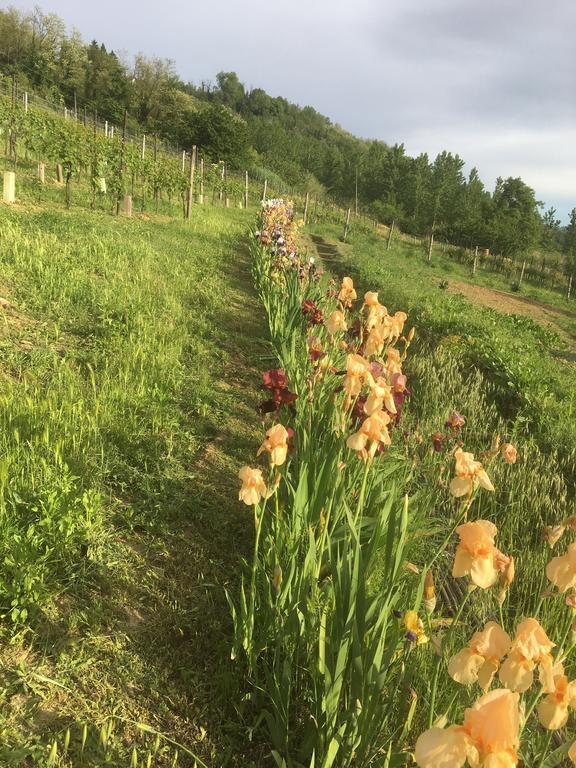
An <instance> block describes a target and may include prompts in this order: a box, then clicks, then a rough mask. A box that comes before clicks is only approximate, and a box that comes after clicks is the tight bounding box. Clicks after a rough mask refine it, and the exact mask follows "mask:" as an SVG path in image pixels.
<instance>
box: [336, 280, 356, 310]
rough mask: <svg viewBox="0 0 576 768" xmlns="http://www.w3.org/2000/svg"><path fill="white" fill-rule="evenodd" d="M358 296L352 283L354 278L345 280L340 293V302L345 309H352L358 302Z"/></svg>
mask: <svg viewBox="0 0 576 768" xmlns="http://www.w3.org/2000/svg"><path fill="white" fill-rule="evenodd" d="M356 296H357V294H356V291H355V290H354V282H353V281H352V278H351V277H345V278H343V280H342V285H341V287H340V293H339V294H338V301H339V302H340V303H341V304H342V306H343V307H351V306H352V302H353V301H355V300H356Z"/></svg>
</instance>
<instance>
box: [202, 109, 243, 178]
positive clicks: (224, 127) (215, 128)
mask: <svg viewBox="0 0 576 768" xmlns="http://www.w3.org/2000/svg"><path fill="white" fill-rule="evenodd" d="M191 129H192V133H193V136H194V143H195V144H197V145H198V146H199V147H202V150H203V151H204V152H206V153H207V154H208V156H209V157H211V158H212V159H213V160H223V161H225V162H227V163H230V164H231V165H233V166H236V167H239V166H241V165H243V164H244V163H245V161H246V159H247V157H248V154H249V153H248V149H249V145H248V130H247V128H246V123H245V122H244V120H242V119H241V118H240V117H239V116H238V115H235V114H234V113H233V112H231V111H230V110H229V109H227V108H226V107H224V106H222V105H221V104H211V105H210V106H208V107H206V108H204V109H201V110H200V111H198V112H197V113H196V114H195V115H194V116H193V119H192V123H191Z"/></svg>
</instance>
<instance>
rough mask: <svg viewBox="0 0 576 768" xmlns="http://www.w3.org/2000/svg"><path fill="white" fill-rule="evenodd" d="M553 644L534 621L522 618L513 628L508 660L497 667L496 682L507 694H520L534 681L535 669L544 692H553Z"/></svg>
mask: <svg viewBox="0 0 576 768" xmlns="http://www.w3.org/2000/svg"><path fill="white" fill-rule="evenodd" d="M554 646H555V643H553V642H552V641H551V640H550V638H549V637H548V635H547V634H546V632H545V631H544V628H543V627H542V626H541V625H540V624H539V622H538V621H536V619H532V618H530V619H525V620H524V621H523V622H521V624H519V626H518V628H517V629H516V636H515V637H514V640H513V642H512V646H511V648H510V652H509V654H508V658H507V659H506V661H505V662H504V663H503V664H502V666H501V667H500V673H499V676H500V681H501V682H502V684H503V685H505V686H506V687H507V688H509V689H510V690H511V691H517V692H519V693H524V692H525V691H527V690H528V688H530V686H531V685H532V683H533V681H534V669H535V668H536V666H538V671H539V675H540V682H541V683H542V687H543V688H544V691H545V693H551V692H553V691H554V676H553V659H552V654H551V650H552V648H554Z"/></svg>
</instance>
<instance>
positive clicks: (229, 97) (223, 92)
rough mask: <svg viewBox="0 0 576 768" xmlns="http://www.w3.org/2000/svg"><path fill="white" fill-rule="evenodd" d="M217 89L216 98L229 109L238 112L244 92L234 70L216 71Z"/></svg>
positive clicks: (242, 101)
mask: <svg viewBox="0 0 576 768" xmlns="http://www.w3.org/2000/svg"><path fill="white" fill-rule="evenodd" d="M216 82H217V83H218V90H217V91H216V92H215V95H216V98H217V99H218V100H219V101H220V102H221V103H222V104H224V106H226V107H229V108H230V109H233V110H235V111H236V112H240V110H241V109H242V104H243V103H244V98H245V96H246V92H245V90H244V86H243V84H242V83H241V82H240V80H239V79H238V75H237V74H236V72H218V74H217V75H216Z"/></svg>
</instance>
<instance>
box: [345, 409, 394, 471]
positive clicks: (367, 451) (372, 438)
mask: <svg viewBox="0 0 576 768" xmlns="http://www.w3.org/2000/svg"><path fill="white" fill-rule="evenodd" d="M389 423H390V416H389V415H388V414H387V413H385V412H384V411H374V413H373V414H372V415H371V416H369V417H368V418H367V419H365V420H364V423H363V424H362V426H361V427H360V429H359V430H358V432H355V433H354V434H353V435H350V437H349V438H348V440H347V441H346V445H347V446H348V448H351V449H352V450H353V451H356V453H357V454H358V455H359V456H360V457H361V458H362V459H367V458H368V457H370V458H373V457H374V455H375V454H376V451H377V450H378V447H379V446H380V445H390V443H391V442H392V441H391V440H390V435H389V433H388V424H389Z"/></svg>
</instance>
